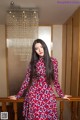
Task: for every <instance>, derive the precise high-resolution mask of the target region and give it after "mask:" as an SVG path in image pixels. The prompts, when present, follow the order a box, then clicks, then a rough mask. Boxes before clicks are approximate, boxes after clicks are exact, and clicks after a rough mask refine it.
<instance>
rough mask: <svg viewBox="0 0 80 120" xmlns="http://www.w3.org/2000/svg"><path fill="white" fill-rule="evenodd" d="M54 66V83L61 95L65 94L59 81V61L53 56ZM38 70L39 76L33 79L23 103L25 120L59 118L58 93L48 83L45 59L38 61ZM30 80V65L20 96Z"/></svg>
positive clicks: (56, 119) (18, 96)
mask: <svg viewBox="0 0 80 120" xmlns="http://www.w3.org/2000/svg"><path fill="white" fill-rule="evenodd" d="M51 61H52V63H53V66H54V78H55V80H53V85H54V88H55V90H56V92H57V94H58V95H59V96H60V97H63V96H64V94H63V92H62V90H61V88H60V84H59V82H58V62H57V60H56V59H55V58H51ZM36 72H37V74H38V77H36V78H34V79H33V82H32V85H31V87H30V88H29V90H28V91H27V92H26V96H25V99H24V103H23V116H24V117H25V120H58V114H57V103H56V95H55V93H54V91H53V89H52V87H51V85H49V86H48V85H47V83H46V73H45V65H44V59H43V58H40V59H39V60H38V62H37V63H36ZM29 80H30V67H29V68H28V69H27V73H26V77H25V80H24V81H23V83H22V86H21V88H20V91H19V92H18V94H17V95H16V97H17V99H18V98H20V97H21V96H22V94H23V92H24V90H25V89H26V88H27V87H28V84H29Z"/></svg>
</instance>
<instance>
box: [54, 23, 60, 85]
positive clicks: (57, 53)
mask: <svg viewBox="0 0 80 120" xmlns="http://www.w3.org/2000/svg"><path fill="white" fill-rule="evenodd" d="M52 39H53V48H52V49H53V56H54V57H55V58H56V59H57V60H58V72H59V76H58V78H59V82H60V84H61V82H62V25H53V38H52Z"/></svg>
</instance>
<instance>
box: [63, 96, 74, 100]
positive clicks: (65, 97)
mask: <svg viewBox="0 0 80 120" xmlns="http://www.w3.org/2000/svg"><path fill="white" fill-rule="evenodd" d="M69 97H72V96H71V95H64V97H63V99H67V100H70V98H69Z"/></svg>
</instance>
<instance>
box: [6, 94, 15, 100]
mask: <svg viewBox="0 0 80 120" xmlns="http://www.w3.org/2000/svg"><path fill="white" fill-rule="evenodd" d="M8 98H9V99H11V100H17V98H16V96H15V95H12V96H9V97H8Z"/></svg>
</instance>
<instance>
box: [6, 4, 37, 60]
mask: <svg viewBox="0 0 80 120" xmlns="http://www.w3.org/2000/svg"><path fill="white" fill-rule="evenodd" d="M38 24H39V18H38V9H35V8H20V7H16V6H14V5H11V7H10V9H9V10H8V11H7V24H6V25H7V47H8V48H9V47H11V48H12V49H13V51H14V53H15V55H20V57H21V60H22V61H24V60H29V56H30V55H31V46H32V43H33V41H34V40H35V39H36V38H37V37H38ZM27 58H28V59H27Z"/></svg>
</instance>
